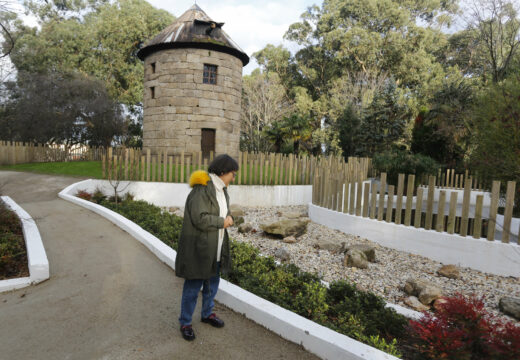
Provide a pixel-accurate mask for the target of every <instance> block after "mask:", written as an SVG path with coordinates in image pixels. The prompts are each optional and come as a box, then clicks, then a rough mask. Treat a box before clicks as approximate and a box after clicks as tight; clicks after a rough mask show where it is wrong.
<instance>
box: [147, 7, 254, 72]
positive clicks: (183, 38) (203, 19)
mask: <svg viewBox="0 0 520 360" xmlns="http://www.w3.org/2000/svg"><path fill="white" fill-rule="evenodd" d="M223 25H224V23H218V22H215V21H213V20H211V18H210V17H209V16H208V15H207V14H206V13H205V12H204V11H203V10H202V9H201V8H200V7H199V6H198V5H197V4H194V5H193V6H192V7H191V8H189V9H188V10H187V11H186V12H185V13H184V14H182V15H181V16H180V17H179V18H178V19H177V20H176V21H175V22H174V23H173V24H171V25H170V26H168V27H167V28H166V29H164V30H163V31H161V32H160V33H159V34H158V35H157V36H155V37H154V38H153V39H151V40H150V41H148V42H147V43H145V45H144V46H143V47H142V48H141V49H140V50H139V51H138V53H137V56H138V57H139V59H141V60H144V59H145V58H146V57H147V56H148V55H150V54H152V53H154V52H156V51H159V50H164V49H175V48H196V49H208V50H215V51H220V52H224V53H228V54H230V55H233V56H236V57H237V58H239V59H240V60H242V63H243V65H244V66H246V65H247V64H248V63H249V56H247V54H246V53H245V52H244V51H243V50H242V49H241V48H240V47H239V46H238V45H237V44H236V43H235V42H234V41H233V40H232V39H231V38H230V37H229V35H228V34H226V33H225V32H224V30H222V26H223Z"/></svg>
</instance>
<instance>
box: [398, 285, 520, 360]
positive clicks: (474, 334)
mask: <svg viewBox="0 0 520 360" xmlns="http://www.w3.org/2000/svg"><path fill="white" fill-rule="evenodd" d="M445 299H446V300H447V302H446V303H444V304H442V305H441V306H440V308H439V310H438V311H437V312H436V313H435V315H431V314H429V313H424V316H423V317H422V318H421V319H420V320H411V321H410V323H409V327H408V335H409V342H410V345H411V347H412V348H413V349H414V350H415V353H416V356H415V358H416V359H432V360H433V359H471V360H474V359H475V360H476V359H482V360H484V359H494V360H501V359H504V360H505V359H519V358H520V327H519V326H516V325H515V324H513V323H512V322H502V321H499V320H498V319H496V318H495V317H494V316H492V315H491V314H489V313H488V312H487V311H486V310H485V309H484V303H483V302H482V300H481V299H480V298H477V297H470V298H465V297H464V296H463V295H461V294H457V295H455V296H453V297H448V298H445Z"/></svg>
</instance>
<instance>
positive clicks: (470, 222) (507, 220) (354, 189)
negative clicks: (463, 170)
mask: <svg viewBox="0 0 520 360" xmlns="http://www.w3.org/2000/svg"><path fill="white" fill-rule="evenodd" d="M386 175H387V174H386V173H381V177H380V181H379V183H378V182H370V181H367V182H366V183H364V184H363V182H362V181H361V180H363V179H360V178H357V179H355V178H349V176H347V175H346V174H345V173H342V172H341V171H340V170H339V171H338V169H336V168H334V167H332V168H330V170H329V169H328V168H325V167H322V168H320V169H318V170H317V171H316V172H315V173H314V174H313V176H314V186H313V193H312V203H313V204H315V205H318V206H321V207H325V208H328V209H331V210H334V211H339V212H343V213H346V214H350V215H356V216H362V217H366V218H370V219H375V220H378V221H386V222H392V223H395V224H404V225H405V226H414V227H416V228H424V229H426V230H431V231H438V232H448V233H449V234H459V235H461V236H472V237H474V238H482V237H484V238H487V240H489V241H493V240H495V234H496V232H497V230H500V232H501V233H502V237H501V241H502V242H504V243H509V242H510V239H511V237H512V236H517V235H513V234H514V232H512V228H511V227H512V214H513V206H514V197H515V187H516V183H515V182H514V181H509V182H508V183H507V191H506V194H505V208H504V215H503V222H502V224H498V223H497V213H498V204H499V196H500V194H499V190H500V181H494V182H493V185H492V191H491V193H487V194H486V196H487V200H486V205H484V194H483V193H482V192H480V191H479V192H476V193H472V191H474V190H473V189H472V187H473V186H472V184H474V182H473V179H472V178H471V177H470V176H467V177H466V176H465V177H464V181H465V183H464V187H463V191H462V190H458V189H452V190H450V189H446V188H440V187H438V186H436V184H437V181H436V180H437V179H436V177H435V176H430V177H429V179H428V186H422V185H420V186H418V187H417V188H415V189H414V181H415V176H414V175H408V177H407V179H406V178H405V175H404V174H400V175H399V181H398V185H397V189H396V188H395V187H394V186H393V185H388V186H387V184H386V177H387V176H386ZM405 187H406V188H407V191H406V195H404V194H403V192H404V188H405ZM396 190H397V191H396ZM414 194H415V195H414ZM459 200H461V201H459ZM516 230H518V231H519V232H520V229H515V231H516Z"/></svg>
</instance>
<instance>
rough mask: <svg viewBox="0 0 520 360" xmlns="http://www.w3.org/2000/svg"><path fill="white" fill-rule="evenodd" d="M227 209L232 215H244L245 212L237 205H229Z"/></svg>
mask: <svg viewBox="0 0 520 360" xmlns="http://www.w3.org/2000/svg"><path fill="white" fill-rule="evenodd" d="M229 211H230V212H231V215H232V216H233V217H237V216H246V213H245V212H244V210H243V209H242V208H241V207H240V206H238V205H231V206H230V207H229Z"/></svg>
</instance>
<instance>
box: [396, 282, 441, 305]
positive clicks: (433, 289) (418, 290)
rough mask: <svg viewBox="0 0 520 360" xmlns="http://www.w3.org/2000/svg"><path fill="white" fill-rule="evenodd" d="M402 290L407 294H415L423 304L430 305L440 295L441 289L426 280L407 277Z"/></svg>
mask: <svg viewBox="0 0 520 360" xmlns="http://www.w3.org/2000/svg"><path fill="white" fill-rule="evenodd" d="M404 291H405V293H407V294H408V295H412V296H416V297H417V298H418V299H419V301H420V302H422V303H423V304H424V305H430V304H431V303H432V302H433V301H434V300H437V299H438V298H440V297H442V290H441V289H440V288H439V287H437V286H436V285H435V284H432V283H430V282H428V281H426V280H417V279H408V280H407V281H406V284H405V285H404Z"/></svg>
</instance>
